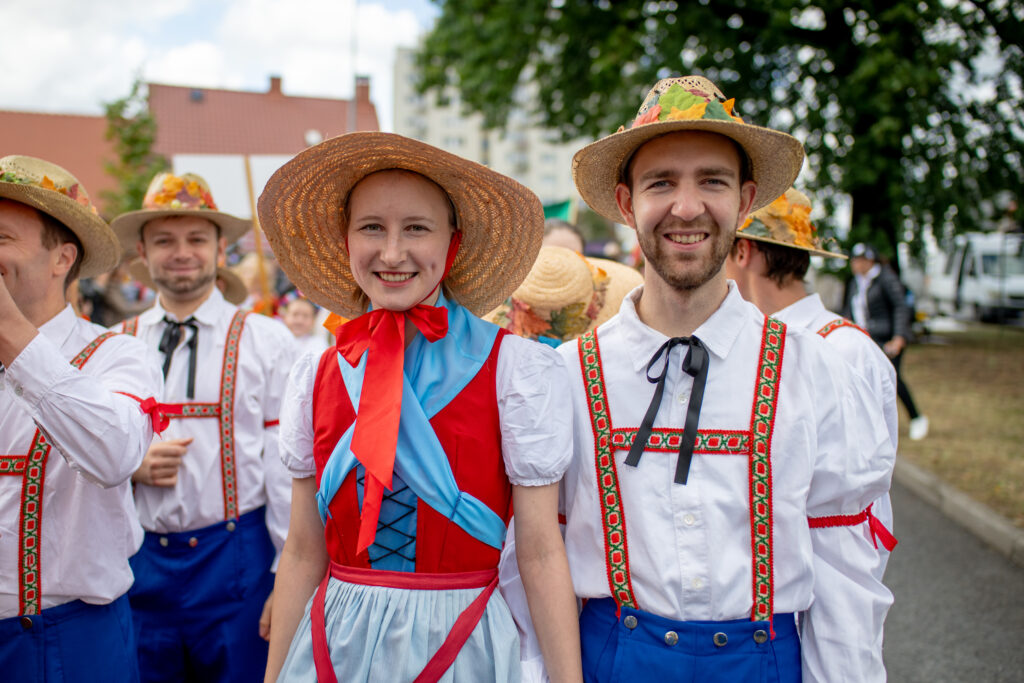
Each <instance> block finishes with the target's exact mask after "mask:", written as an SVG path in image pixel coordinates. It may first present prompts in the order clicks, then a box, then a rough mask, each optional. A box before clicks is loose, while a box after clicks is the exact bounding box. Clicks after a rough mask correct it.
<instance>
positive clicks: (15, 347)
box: [0, 277, 39, 366]
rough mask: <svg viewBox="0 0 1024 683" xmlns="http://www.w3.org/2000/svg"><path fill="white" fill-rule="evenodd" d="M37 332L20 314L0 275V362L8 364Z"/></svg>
mask: <svg viewBox="0 0 1024 683" xmlns="http://www.w3.org/2000/svg"><path fill="white" fill-rule="evenodd" d="M38 332H39V331H38V330H37V329H36V327H35V325H33V324H32V323H31V322H29V320H28V319H27V318H26V317H25V316H24V315H23V314H22V312H21V310H20V309H19V308H18V304H17V303H15V301H14V298H13V297H12V296H11V292H10V290H8V289H7V283H6V282H4V279H3V277H0V363H3V364H4V366H10V364H11V363H13V362H14V359H15V358H17V357H18V354H20V353H21V352H22V350H23V349H24V348H25V347H26V346H28V343H29V342H30V341H32V340H33V339H34V338H35V336H36V334H38Z"/></svg>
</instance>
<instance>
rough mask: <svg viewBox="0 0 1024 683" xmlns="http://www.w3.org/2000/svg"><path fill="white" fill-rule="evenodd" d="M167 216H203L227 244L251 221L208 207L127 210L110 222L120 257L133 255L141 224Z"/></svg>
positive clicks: (236, 239) (237, 236)
mask: <svg viewBox="0 0 1024 683" xmlns="http://www.w3.org/2000/svg"><path fill="white" fill-rule="evenodd" d="M169 216H196V217H198V218H205V219H206V220H208V221H210V222H211V223H213V224H214V225H217V226H219V227H220V235H221V237H223V238H224V239H225V240H226V241H227V243H228V244H234V243H235V242H237V241H238V239H239V238H240V237H241V236H242V235H244V234H245V233H246V232H248V230H249V228H251V227H252V221H248V220H245V219H242V218H238V217H236V216H232V215H231V214H229V213H224V212H223V211H211V210H209V209H171V210H167V209H141V210H139V211H129V212H128V213H123V214H121V215H120V216H118V217H117V218H115V219H114V220H113V221H112V222H111V223H110V227H111V229H113V231H114V234H115V235H117V241H118V242H120V243H121V252H122V257H130V256H134V255H135V253H136V251H135V245H136V244H137V243H138V242H139V240H140V239H142V226H143V225H145V224H146V223H147V222H149V221H151V220H153V219H154V218H167V217H169Z"/></svg>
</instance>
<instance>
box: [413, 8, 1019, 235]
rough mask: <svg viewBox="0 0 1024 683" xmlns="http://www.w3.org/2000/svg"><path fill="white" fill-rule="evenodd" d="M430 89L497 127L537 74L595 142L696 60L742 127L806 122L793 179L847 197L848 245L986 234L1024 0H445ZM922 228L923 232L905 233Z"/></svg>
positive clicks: (1008, 138) (424, 62)
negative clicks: (456, 96)
mask: <svg viewBox="0 0 1024 683" xmlns="http://www.w3.org/2000/svg"><path fill="white" fill-rule="evenodd" d="M438 4H439V5H440V6H441V16H440V17H439V19H438V21H437V24H436V26H435V27H434V29H433V31H432V32H431V33H430V34H429V35H428V36H427V38H426V40H425V43H424V46H423V48H422V50H421V52H420V55H419V65H420V68H421V70H422V74H423V80H422V83H421V87H422V89H423V90H428V89H432V88H440V87H442V86H443V85H445V84H447V83H453V84H454V85H455V86H456V87H458V89H459V91H460V95H461V99H462V101H463V102H464V104H465V106H466V107H467V108H468V109H471V110H474V111H479V112H482V113H483V114H484V116H485V121H486V125H488V126H492V127H499V126H501V125H502V124H503V123H504V121H505V120H506V118H507V116H508V114H509V111H510V110H511V108H512V107H513V106H516V104H517V103H516V100H515V98H516V92H517V86H518V85H519V84H522V83H524V82H526V81H533V82H534V84H535V86H536V88H537V94H538V97H537V100H536V101H537V111H536V114H537V115H538V117H539V119H540V121H541V122H542V123H543V124H544V125H546V126H548V127H551V128H554V129H557V130H559V131H560V132H561V133H562V135H563V136H564V138H565V139H569V138H572V137H575V136H578V135H581V134H582V135H586V136H590V137H593V138H595V139H596V138H597V137H600V136H603V135H607V134H609V133H611V132H613V131H615V130H616V129H617V128H618V126H619V125H621V124H623V123H626V122H628V121H629V120H630V119H631V118H632V117H633V116H634V115H635V113H636V109H637V108H638V107H639V104H640V102H641V100H642V99H643V97H644V95H645V94H646V92H647V90H648V89H649V88H650V87H651V85H653V83H654V82H655V81H656V80H657V79H659V78H663V77H666V76H670V75H683V74H688V73H700V74H703V75H706V76H707V77H709V78H710V79H711V80H713V81H714V82H715V83H716V84H718V85H719V87H720V88H721V89H722V91H723V92H724V93H725V94H726V96H727V97H735V98H736V101H737V107H738V112H739V113H740V114H741V115H742V116H743V117H744V119H745V120H747V121H748V122H753V123H758V124H760V125H767V126H771V127H773V128H777V129H780V130H785V131H787V132H791V133H793V134H794V135H796V136H797V137H798V138H799V139H801V140H802V141H803V142H804V146H805V150H806V152H807V163H806V164H805V167H804V171H803V173H802V174H801V177H800V179H799V180H798V181H797V182H798V185H800V186H801V187H805V188H807V189H808V190H809V191H810V192H811V195H812V197H814V198H815V200H816V203H817V204H819V205H821V206H823V207H824V208H825V209H826V215H827V217H826V218H825V219H824V220H823V221H819V226H821V227H823V228H824V229H825V231H826V232H829V231H831V230H834V228H835V225H836V223H835V221H834V220H833V219H832V216H833V209H834V207H835V206H836V203H837V200H841V199H844V198H845V199H846V200H847V201H850V202H852V217H851V229H850V232H849V235H848V236H847V242H854V241H859V240H872V241H874V242H875V243H876V244H877V245H878V246H879V247H880V248H881V249H882V250H883V251H888V252H890V253H892V252H893V251H894V250H895V245H896V243H897V242H899V241H901V240H903V239H906V238H908V237H910V238H912V237H914V236H917V235H919V234H920V231H921V230H922V229H924V228H926V227H928V228H932V229H933V232H934V233H935V234H936V236H938V237H941V236H943V235H945V234H947V233H949V232H951V231H955V232H962V231H966V230H978V229H989V228H990V227H991V222H992V221H993V219H994V218H996V217H997V215H998V214H999V213H1001V210H1002V208H1003V205H1005V203H1006V197H1007V195H1008V194H1010V193H1016V192H1018V191H1019V188H1020V186H1021V184H1022V181H1024V171H1022V161H1024V159H1022V157H1024V143H1022V141H1024V112H1022V110H1021V107H1020V99H1021V75H1022V74H1024V68H1022V67H1024V52H1022V45H1024V5H1022V4H1021V2H1020V0H1003V1H999V0H996V1H993V2H984V1H982V0H918V1H916V2H896V3H894V2H891V1H884V2H883V1H882V0H865V1H864V2H846V1H843V0H771V1H767V0H760V1H758V0H695V1H693V2H688V1H684V0H678V1H676V0H668V1H649V2H612V1H611V0H597V1H592V0H551V1H545V0H447V1H441V2H439V3H438ZM914 243H915V241H913V240H912V245H914Z"/></svg>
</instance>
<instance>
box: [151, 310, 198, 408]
mask: <svg viewBox="0 0 1024 683" xmlns="http://www.w3.org/2000/svg"><path fill="white" fill-rule="evenodd" d="M164 322H165V323H167V327H165V328H164V335H163V336H162V337H161V338H160V344H159V346H157V350H159V351H160V353H162V354H164V379H167V371H168V370H170V369H171V358H172V357H173V356H174V350H175V349H176V348H178V344H180V343H181V337H182V335H183V334H184V333H183V332H182V329H181V328H183V327H187V328H189V329H191V330H192V337H191V338H190V339H189V340H188V342H187V343H188V391H187V392H186V396H187V397H188V398H189V399H193V398H195V397H196V347H197V346H198V343H199V342H198V337H199V326H198V325H196V319H195V318H189V319H188V320H184V321H182V322H178V321H177V320H171V319H170V318H168V317H167V316H164Z"/></svg>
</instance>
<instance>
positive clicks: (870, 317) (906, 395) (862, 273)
mask: <svg viewBox="0 0 1024 683" xmlns="http://www.w3.org/2000/svg"><path fill="white" fill-rule="evenodd" d="M850 270H851V271H853V278H852V279H851V280H850V281H849V283H848V284H847V287H846V294H845V296H844V298H843V316H844V317H846V318H848V319H850V320H852V321H853V322H855V323H857V325H859V326H860V327H861V328H863V329H865V330H867V332H868V334H869V335H871V339H873V340H874V342H875V343H876V344H878V345H879V346H880V347H882V350H883V351H884V352H885V355H886V356H888V357H889V360H891V361H892V365H893V367H894V368H895V369H896V394H897V395H898V396H899V397H900V401H902V402H903V405H904V407H906V409H907V413H908V414H909V415H910V425H909V427H908V436H909V437H910V440H911V441H919V440H921V439H923V438H925V437H926V436H928V417H927V416H926V415H922V414H921V413H920V412H919V411H918V409H917V404H916V403H914V397H913V396H912V395H911V394H910V388H909V387H908V386H907V383H906V382H904V381H903V375H902V373H901V372H900V366H901V365H902V363H903V352H904V351H905V350H906V348H907V341H908V339H909V338H910V323H911V321H910V307H909V306H907V298H906V291H905V289H904V287H903V283H902V282H900V278H899V276H898V275H896V273H894V272H893V271H892V269H891V268H889V267H888V266H885V265H883V264H882V263H880V262H879V260H878V252H877V251H875V248H874V247H872V246H871V245H868V244H864V243H858V244H855V245H853V249H851V250H850Z"/></svg>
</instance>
